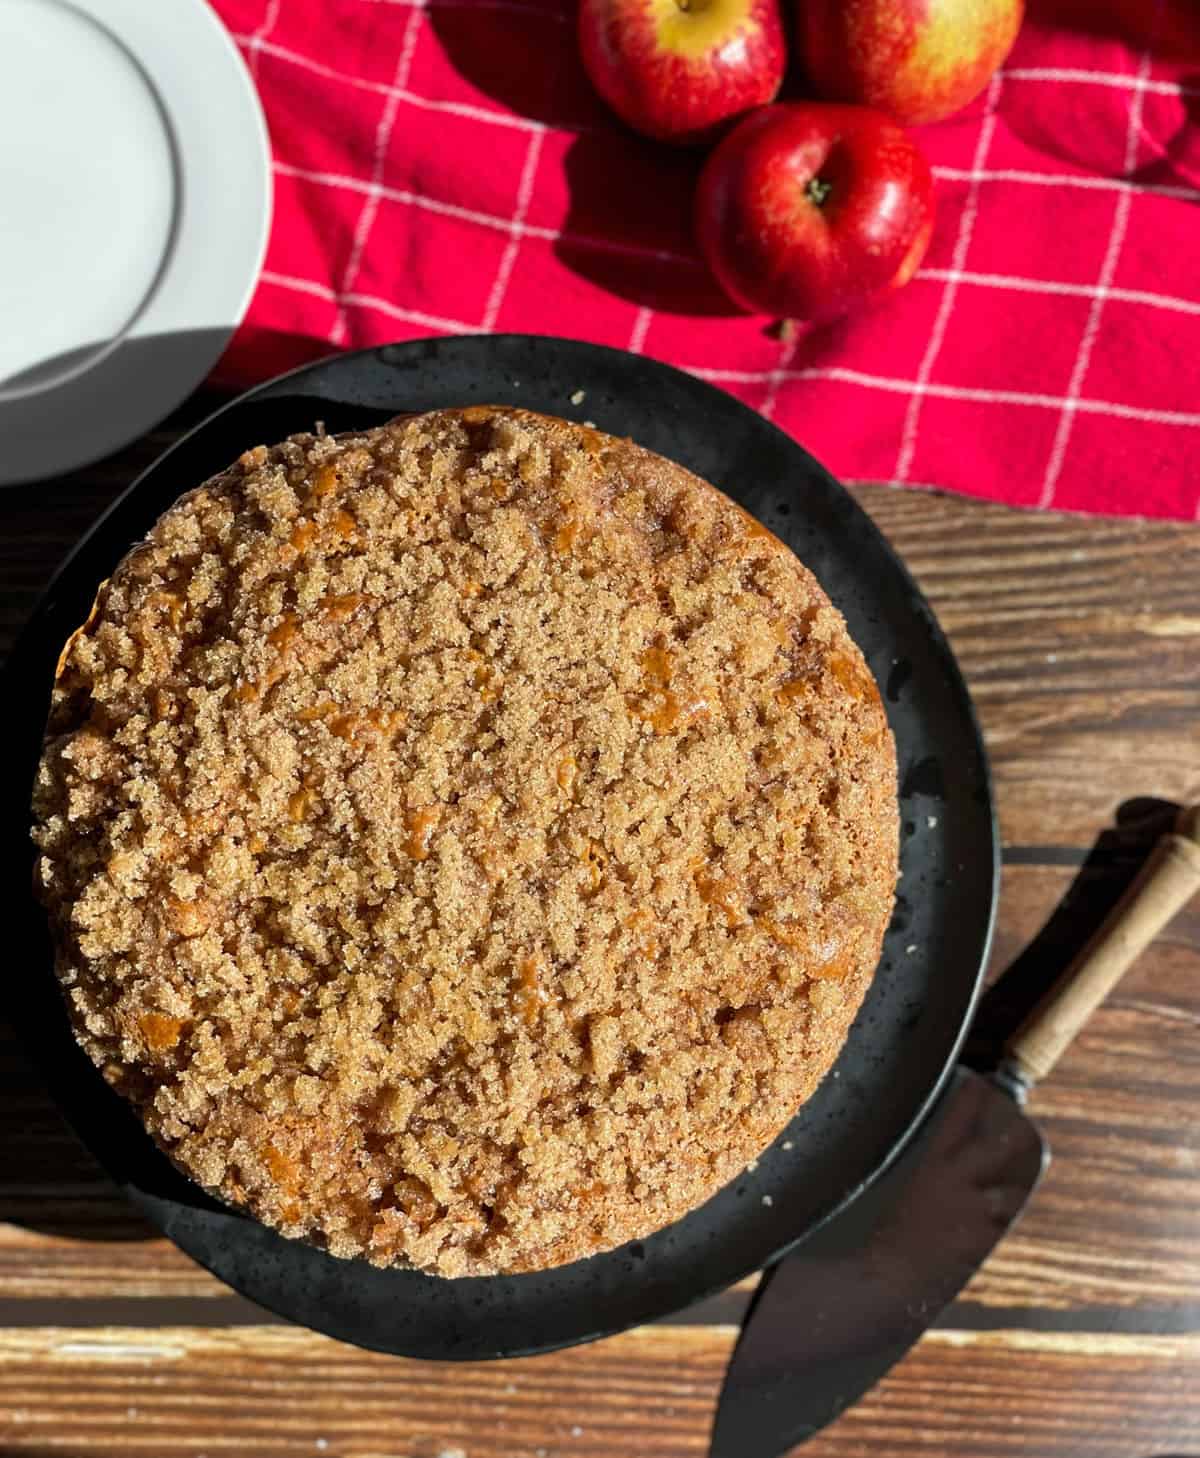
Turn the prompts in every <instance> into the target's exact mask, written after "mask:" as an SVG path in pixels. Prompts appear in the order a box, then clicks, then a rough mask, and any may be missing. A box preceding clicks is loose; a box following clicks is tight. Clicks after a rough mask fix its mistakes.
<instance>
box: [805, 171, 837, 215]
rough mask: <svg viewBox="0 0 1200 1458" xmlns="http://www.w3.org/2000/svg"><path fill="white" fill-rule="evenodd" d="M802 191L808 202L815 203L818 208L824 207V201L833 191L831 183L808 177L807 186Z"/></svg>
mask: <svg viewBox="0 0 1200 1458" xmlns="http://www.w3.org/2000/svg"><path fill="white" fill-rule="evenodd" d="M804 191H805V192H806V193H807V194H808V198H809V201H810V202H813V203H815V204H816V205H817V207H819V208H823V207H824V206H825V202H826V199H827V198H828V197H829V194H830V193H831V192H832V191H833V183H832V182H824V181H822V179H821V178H819V177H810V178H809V179H808V186H807V187H806V188H805V189H804Z"/></svg>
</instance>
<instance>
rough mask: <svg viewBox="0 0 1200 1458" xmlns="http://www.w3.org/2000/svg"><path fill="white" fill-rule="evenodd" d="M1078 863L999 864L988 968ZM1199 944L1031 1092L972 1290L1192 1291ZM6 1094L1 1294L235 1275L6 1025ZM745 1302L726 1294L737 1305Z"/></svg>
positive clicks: (1161, 1314) (211, 1289)
mask: <svg viewBox="0 0 1200 1458" xmlns="http://www.w3.org/2000/svg"><path fill="white" fill-rule="evenodd" d="M1130 865H1132V863H1130ZM1129 869H1130V866H1125V865H1117V864H1111V865H1108V866H1107V867H1100V868H1098V869H1097V870H1096V871H1095V872H1094V873H1086V874H1085V875H1084V876H1083V877H1082V879H1081V884H1080V886H1079V887H1078V888H1077V891H1076V902H1077V910H1076V911H1075V912H1073V913H1072V914H1071V916H1070V918H1069V930H1070V932H1071V933H1072V934H1073V935H1067V934H1066V933H1064V934H1063V936H1062V937H1059V938H1057V939H1051V940H1050V941H1049V942H1047V943H1046V945H1045V951H1044V956H1045V961H1044V962H1043V963H1041V964H1040V965H1038V966H1035V967H1034V968H1033V969H1032V970H1033V973H1034V974H1035V975H1033V977H1032V981H1031V985H1032V988H1033V990H1034V991H1036V989H1037V987H1038V986H1039V985H1044V981H1045V978H1046V977H1047V976H1048V975H1049V972H1050V970H1052V969H1054V968H1058V967H1061V966H1062V965H1063V963H1064V961H1065V959H1066V957H1067V956H1068V955H1069V952H1070V950H1071V949H1072V946H1073V944H1074V943H1075V942H1077V941H1078V940H1079V932H1080V929H1081V923H1082V928H1083V929H1086V925H1087V924H1088V922H1089V921H1094V920H1095V919H1096V917H1097V915H1098V914H1099V913H1100V912H1101V911H1102V910H1103V908H1104V906H1105V905H1107V904H1108V903H1110V902H1111V900H1112V899H1113V897H1114V896H1115V894H1116V892H1117V890H1118V889H1119V886H1120V884H1121V881H1122V878H1123V877H1124V876H1125V875H1126V874H1127V873H1128V870H1129ZM1078 875H1079V873H1078V871H1077V869H1076V868H1074V867H1070V866H1036V865H1025V864H1022V865H1012V866H1007V867H1006V868H1005V873H1004V888H1003V917H1002V934H1001V936H1000V937H999V938H998V940H997V951H996V956H995V958H994V959H993V963H994V967H993V970H994V971H995V972H998V971H999V970H1000V969H1001V968H1002V967H1003V966H1004V965H1006V963H1007V962H1008V960H1009V959H1010V958H1011V957H1012V956H1013V955H1015V954H1016V953H1018V952H1019V951H1021V950H1022V949H1023V948H1026V947H1027V946H1028V945H1029V944H1030V943H1031V942H1034V939H1035V938H1036V937H1037V935H1038V933H1039V931H1040V930H1041V929H1042V925H1043V923H1044V922H1045V920H1046V918H1047V917H1048V916H1049V915H1050V913H1051V912H1052V911H1053V910H1054V909H1055V908H1056V907H1057V906H1058V905H1059V903H1060V902H1061V901H1062V899H1063V897H1064V895H1065V894H1066V893H1067V891H1068V890H1069V888H1070V887H1071V885H1072V882H1073V881H1074V880H1075V879H1076V878H1077V877H1078ZM1084 902H1088V903H1089V906H1088V907H1087V908H1085V907H1084V905H1083V903H1084ZM1085 909H1086V910H1087V916H1086V917H1085V916H1084V915H1083V911H1084V910H1085ZM1198 957H1200V904H1197V905H1195V906H1193V907H1191V908H1189V909H1188V911H1187V912H1186V913H1185V914H1184V915H1183V916H1181V917H1180V918H1179V919H1178V920H1177V921H1176V923H1175V924H1174V926H1173V927H1172V928H1170V929H1169V930H1168V931H1167V932H1166V933H1165V934H1164V935H1163V936H1162V937H1161V938H1160V939H1159V940H1158V941H1157V942H1156V943H1155V945H1154V946H1153V947H1152V948H1151V949H1150V950H1149V951H1148V952H1147V953H1146V955H1145V956H1144V957H1143V958H1142V960H1141V961H1140V963H1139V964H1138V965H1137V966H1136V967H1135V968H1133V969H1132V970H1131V971H1130V973H1129V974H1128V976H1127V978H1126V980H1125V982H1124V983H1123V984H1122V986H1121V987H1120V989H1119V990H1118V991H1117V993H1116V994H1115V995H1114V997H1113V998H1112V999H1111V1000H1110V1001H1109V1003H1108V1004H1107V1005H1106V1006H1105V1007H1104V1008H1103V1009H1101V1011H1100V1012H1099V1013H1098V1014H1097V1015H1096V1018H1095V1019H1094V1021H1093V1023H1092V1025H1091V1026H1090V1027H1089V1028H1088V1029H1087V1030H1086V1031H1085V1032H1084V1034H1083V1035H1082V1036H1081V1038H1080V1039H1079V1041H1078V1043H1077V1044H1076V1045H1075V1047H1074V1048H1073V1049H1071V1051H1070V1052H1069V1053H1068V1054H1067V1056H1066V1057H1065V1059H1064V1061H1063V1063H1062V1064H1061V1065H1060V1067H1059V1069H1058V1070H1057V1071H1056V1073H1055V1074H1054V1075H1053V1077H1052V1079H1051V1080H1050V1081H1049V1082H1048V1083H1047V1084H1046V1085H1045V1086H1044V1087H1043V1088H1042V1089H1040V1090H1038V1091H1037V1092H1036V1093H1035V1095H1034V1099H1033V1102H1032V1105H1031V1111H1032V1112H1033V1113H1034V1115H1035V1117H1037V1118H1038V1119H1039V1121H1040V1122H1041V1123H1042V1124H1043V1126H1044V1128H1045V1131H1046V1133H1047V1136H1048V1138H1049V1140H1050V1143H1051V1146H1052V1148H1053V1150H1054V1164H1053V1165H1052V1168H1051V1171H1050V1174H1049V1175H1048V1177H1047V1180H1046V1182H1045V1184H1044V1185H1043V1187H1042V1190H1041V1191H1040V1192H1039V1195H1038V1197H1037V1200H1036V1201H1035V1202H1034V1204H1033V1206H1032V1207H1031V1209H1030V1212H1029V1213H1028V1215H1027V1217H1026V1219H1025V1221H1024V1223H1023V1224H1022V1225H1021V1226H1020V1227H1019V1228H1018V1230H1017V1231H1016V1232H1014V1234H1013V1236H1012V1237H1011V1238H1010V1240H1008V1241H1006V1242H1005V1243H1004V1244H1003V1245H1002V1246H1001V1247H1000V1248H999V1249H998V1250H997V1252H996V1253H995V1255H994V1256H993V1257H992V1260H991V1261H990V1262H989V1263H988V1265H987V1266H986V1267H985V1270H984V1272H983V1273H982V1274H981V1275H980V1276H979V1278H978V1279H977V1280H976V1282H974V1283H973V1285H972V1287H971V1288H970V1290H969V1291H968V1293H967V1297H968V1300H969V1301H970V1302H971V1303H973V1304H977V1305H981V1306H984V1307H988V1308H1009V1307H1021V1308H1023V1309H1026V1310H1029V1311H1033V1310H1035V1309H1037V1308H1041V1309H1043V1310H1044V1309H1046V1308H1051V1309H1053V1310H1055V1311H1074V1312H1077V1313H1087V1312H1088V1311H1091V1312H1094V1313H1096V1314H1097V1319H1100V1320H1103V1321H1112V1320H1116V1319H1118V1316H1119V1314H1120V1313H1121V1312H1125V1313H1127V1314H1128V1313H1133V1314H1134V1315H1136V1314H1137V1313H1138V1312H1140V1313H1142V1316H1143V1318H1144V1325H1145V1326H1146V1327H1147V1329H1149V1330H1156V1329H1161V1328H1163V1327H1164V1326H1166V1327H1169V1328H1171V1329H1176V1328H1177V1327H1178V1326H1179V1324H1180V1322H1181V1321H1183V1320H1184V1319H1185V1318H1187V1316H1188V1314H1189V1313H1192V1312H1195V1311H1197V1309H1198V1308H1200V1257H1198V1256H1197V1251H1200V1126H1198V1125H1197V1123H1196V1120H1195V1108H1196V1105H1197V1102H1198V1100H1200V1039H1198V1038H1197V1026H1198V1025H1200V977H1197V976H1196V971H1197V965H1198V964H1197V958H1198ZM1006 985H1007V984H1006ZM0 1095H2V1096H0V1148H3V1149H4V1150H5V1154H6V1157H5V1161H4V1164H3V1166H2V1167H0V1217H2V1218H0V1300H3V1301H11V1300H14V1299H21V1300H37V1301H39V1302H49V1303H62V1302H64V1301H68V1300H72V1299H80V1298H86V1299H87V1300H88V1301H89V1302H98V1303H101V1305H100V1306H99V1307H98V1308H97V1311H98V1317H97V1319H103V1318H104V1307H103V1304H102V1303H103V1302H105V1301H110V1302H111V1301H130V1300H135V1299H158V1300H169V1301H175V1300H178V1299H180V1298H195V1299H203V1300H219V1299H225V1298H226V1296H227V1292H226V1288H225V1287H223V1286H222V1285H221V1284H220V1283H219V1282H217V1281H216V1280H215V1279H214V1278H213V1277H211V1276H209V1275H208V1274H207V1273H206V1272H204V1271H202V1270H201V1269H200V1268H199V1267H198V1266H196V1265H194V1264H193V1263H192V1262H191V1261H190V1260H189V1259H188V1258H187V1257H186V1256H184V1255H182V1254H181V1253H180V1252H179V1251H177V1250H176V1249H175V1248H174V1247H173V1246H171V1245H169V1244H168V1243H167V1242H165V1241H162V1240H160V1239H148V1238H146V1237H148V1236H149V1235H150V1231H149V1230H148V1228H147V1227H146V1226H145V1225H144V1224H142V1223H141V1222H140V1221H139V1220H138V1219H137V1217H136V1216H135V1215H134V1214H133V1212H132V1210H131V1209H130V1207H129V1206H128V1205H126V1204H125V1202H124V1201H123V1200H122V1198H121V1196H120V1195H119V1194H118V1193H117V1192H116V1191H115V1190H113V1189H112V1188H111V1186H109V1185H108V1183H107V1181H105V1179H104V1177H103V1176H102V1175H101V1174H100V1172H99V1170H98V1169H97V1167H96V1166H95V1164H94V1163H93V1162H92V1160H91V1159H90V1157H89V1156H88V1155H87V1154H86V1152H85V1151H84V1150H83V1149H82V1148H81V1147H80V1146H79V1145H78V1143H77V1142H76V1141H75V1139H74V1136H73V1135H71V1134H70V1132H69V1131H68V1130H67V1129H66V1127H65V1125H64V1124H63V1122H62V1119H61V1117H60V1116H59V1115H58V1113H57V1112H56V1111H55V1110H54V1108H53V1106H52V1105H50V1104H49V1102H48V1100H47V1098H46V1095H45V1094H44V1093H43V1092H41V1091H40V1088H39V1086H38V1084H37V1082H36V1078H35V1076H34V1075H33V1074H32V1073H31V1072H30V1070H29V1069H28V1068H27V1066H26V1065H25V1064H24V1062H23V1060H21V1059H20V1057H19V1055H18V1054H17V1052H16V1050H15V1048H14V1047H13V1046H12V1044H11V1042H9V1043H5V1042H4V1041H2V1040H0ZM739 1309H740V1308H739V1305H738V1304H737V1303H734V1304H733V1305H729V1304H727V1305H726V1307H725V1308H724V1310H725V1313H726V1315H727V1316H728V1317H729V1318H730V1319H736V1316H737V1315H738V1314H739ZM1114 1313H1116V1315H1114ZM225 1315H226V1319H229V1318H230V1312H229V1308H225ZM45 1319H47V1320H55V1319H58V1318H57V1317H56V1316H54V1315H53V1313H52V1312H51V1313H50V1314H47V1315H46V1317H45ZM193 1319H197V1320H198V1319H200V1318H198V1317H197V1318H193Z"/></svg>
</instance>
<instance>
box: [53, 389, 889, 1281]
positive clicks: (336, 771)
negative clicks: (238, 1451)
mask: <svg viewBox="0 0 1200 1458" xmlns="http://www.w3.org/2000/svg"><path fill="white" fill-rule="evenodd" d="M34 812H35V822H36V824H35V831H34V834H35V839H36V841H37V844H38V846H39V848H40V856H39V865H38V872H39V882H40V887H41V895H42V897H43V899H44V901H45V903H46V905H47V907H48V908H49V911H50V913H51V917H52V921H53V923H54V925H55V929H56V936H57V941H58V950H59V962H58V966H59V975H60V978H61V980H62V982H63V984H64V988H65V991H66V994H67V997H68V1000H69V1004H70V1009H71V1013H72V1018H73V1021H74V1024H75V1027H76V1031H77V1034H78V1036H79V1038H80V1041H81V1042H82V1043H83V1045H84V1047H85V1048H86V1049H87V1051H88V1053H89V1054H90V1055H91V1057H92V1058H93V1059H94V1060H95V1062H96V1063H97V1065H98V1066H99V1067H100V1068H101V1069H102V1070H103V1071H104V1074H105V1077H106V1078H108V1079H109V1080H110V1082H112V1083H113V1084H114V1085H115V1086H116V1087H117V1088H119V1089H120V1090H121V1091H122V1092H123V1093H124V1094H125V1095H126V1096H127V1097H128V1098H129V1099H131V1100H132V1101H133V1102H134V1103H135V1104H136V1105H137V1107H138V1108H139V1110H140V1112H141V1114H142V1117H143V1118H144V1120H145V1121H146V1123H147V1125H148V1127H149V1128H150V1129H151V1131H152V1132H153V1133H154V1134H155V1136H156V1138H157V1139H158V1140H159V1141H160V1143H161V1144H162V1145H163V1147H164V1148H165V1149H166V1150H167V1151H168V1152H169V1153H170V1155H171V1156H172V1158H173V1159H175V1160H176V1162H177V1163H178V1164H179V1165H180V1166H181V1167H182V1168H183V1169H184V1170H185V1171H187V1172H188V1173H189V1174H190V1175H191V1176H192V1177H193V1178H195V1179H196V1180H197V1181H198V1182H199V1183H200V1184H201V1185H203V1186H205V1187H206V1188H207V1189H209V1190H211V1191H213V1192H215V1193H216V1194H218V1195H220V1196H221V1197H223V1198H225V1199H227V1200H229V1201H232V1202H235V1203H239V1204H242V1205H245V1206H247V1207H248V1208H249V1209H250V1210H251V1211H252V1212H253V1213H254V1214H255V1215H256V1216H257V1217H258V1218H259V1219H261V1220H263V1221H265V1222H266V1223H268V1224H270V1225H273V1226H275V1227H277V1228H279V1229H280V1230H282V1231H284V1232H285V1233H286V1234H288V1235H291V1236H297V1237H304V1238H307V1239H309V1240H312V1241H315V1242H317V1243H319V1244H321V1245H323V1246H324V1247H325V1248H327V1249H328V1250H330V1251H331V1252H332V1253H333V1254H335V1255H339V1256H366V1257H367V1258H368V1259H370V1260H372V1261H375V1262H377V1263H379V1264H381V1265H388V1264H412V1265H415V1266H417V1267H420V1268H423V1269H425V1270H429V1271H433V1272H437V1273H440V1274H442V1275H446V1276H457V1275H463V1274H484V1273H489V1272H496V1271H520V1270H529V1269H537V1268H542V1267H546V1266H550V1265H555V1264H558V1263H561V1262H563V1261H567V1260H571V1259H575V1258H577V1257H579V1256H583V1255H587V1254H590V1253H593V1252H595V1251H598V1250H602V1249H606V1248H609V1247H611V1246H613V1245H616V1244H619V1243H621V1242H622V1241H625V1240H629V1239H633V1238H636V1237H638V1236H642V1235H645V1234H647V1233H649V1232H650V1231H652V1230H655V1229H657V1228H658V1227H660V1226H662V1225H663V1224H665V1223H666V1222H668V1221H670V1220H672V1219H675V1218H677V1217H678V1216H680V1215H681V1214H683V1213H684V1212H686V1211H687V1210H688V1209H690V1208H692V1207H693V1206H695V1205H696V1204H698V1203H699V1202H700V1201H702V1200H703V1199H705V1198H706V1197H707V1196H708V1195H709V1194H711V1193H713V1192H714V1191H715V1190H716V1189H717V1188H718V1187H719V1186H720V1185H721V1184H723V1183H724V1182H725V1181H726V1180H727V1179H729V1178H731V1177H732V1176H733V1175H734V1174H735V1173H736V1172H737V1171H738V1170H740V1169H741V1168H743V1167H744V1166H745V1165H746V1163H747V1161H748V1160H750V1159H751V1158H752V1157H753V1156H755V1155H756V1154H758V1153H759V1152H760V1151H761V1149H762V1148H763V1147H764V1146H765V1145H766V1144H767V1143H768V1141H769V1140H770V1139H771V1138H772V1137H773V1136H774V1135H775V1134H776V1133H777V1132H778V1130H779V1129H780V1128H781V1127H782V1126H783V1125H784V1124H785V1123H786V1122H787V1120H788V1119H789V1118H790V1117H791V1115H792V1114H793V1113H794V1111H795V1109H796V1107H797V1106H798V1105H799V1104H800V1103H801V1102H802V1101H803V1100H804V1099H805V1098H806V1097H807V1096H808V1095H809V1094H810V1093H811V1091H812V1090H813V1088H814V1087H815V1086H816V1084H817V1083H818V1081H819V1080H820V1078H821V1077H822V1075H823V1074H824V1073H825V1071H826V1070H827V1069H828V1067H829V1065H830V1064H831V1062H832V1061H833V1059H834V1057H835V1055H836V1053H837V1051H838V1049H839V1048H840V1046H841V1044H842V1042H843V1040H844V1038H845V1035H846V1031H847V1029H848V1027H849V1024H850V1021H851V1019H852V1018H853V1016H854V1013H855V1011H856V1009H857V1007H858V1005H859V1003H860V1001H861V999H862V996H863V994H864V992H865V990H866V987H867V985H868V983H869V981H870V978H871V975H872V973H873V970H874V967H875V963H876V961H877V958H878V954H879V948H880V942H881V938H882V935H883V931H884V927H885V926H886V923H887V920H888V917H889V915H890V909H891V903H892V895H893V890H894V885H895V876H896V840H897V829H896V776H895V758H894V751H893V746H892V742H891V737H890V734H889V732H888V729H887V725H886V721H885V717H884V714H883V710H882V707H881V705H880V702H879V695H878V693H877V691H876V688H875V685H874V682H873V680H872V679H871V676H870V674H869V672H868V671H867V669H866V667H865V664H864V662H863V659H862V656H861V654H860V653H859V651H858V649H857V648H856V647H855V645H854V644H853V643H852V642H851V640H850V638H849V636H848V634H847V632H846V628H845V625H844V623H843V621H842V619H841V617H840V615H839V614H838V613H837V612H836V611H835V610H834V609H833V608H832V607H831V605H830V604H829V602H828V600H827V598H826V597H825V595H824V594H823V592H822V591H821V589H820V588H819V587H818V585H817V584H816V582H815V580H814V578H813V577H812V576H811V574H810V573H809V572H808V571H807V570H806V569H805V568H804V567H802V566H801V565H800V564H799V563H798V562H797V561H796V559H795V558H794V557H793V556H792V555H791V553H790V552H789V551H788V550H787V549H786V548H784V547H783V546H782V544H781V543H779V542H778V541H777V540H776V539H775V538H774V537H772V536H771V535H770V534H769V533H767V532H766V531H765V530H764V529H763V528H762V527H760V526H759V525H758V524H757V523H756V522H754V521H753V520H752V519H751V518H749V517H748V516H746V515H745V513H743V512H742V511H741V510H740V509H739V508H738V507H736V506H735V505H734V504H733V503H732V502H731V501H729V500H728V499H727V498H726V497H724V496H722V495H721V494H720V493H718V492H716V491H714V490H713V489H712V488H711V487H709V486H707V485H706V484H705V483H703V482H701V481H699V480H698V479H697V478H695V477H693V476H691V475H690V474H689V473H688V472H686V471H684V470H683V469H682V468H680V467H678V466H676V465H674V464H672V463H670V462H668V461H665V460H663V459H662V458H661V457H658V456H655V455H653V454H651V453H649V452H647V451H644V450H641V449H640V448H638V447H636V446H634V445H633V444H631V443H630V442H622V441H618V440H615V439H613V438H611V437H608V436H605V435H602V434H600V433H599V432H597V431H595V430H593V429H591V428H589V427H586V426H577V425H570V424H568V423H566V422H562V421H555V420H551V419H549V418H547V417H542V416H535V415H532V414H529V413H527V412H522V411H515V410H508V409H500V408H492V407H470V408H466V409H462V410H447V411H440V412H434V413H431V414H427V415H422V416H415V417H409V418H404V419H400V420H397V421H395V422H392V423H391V424H390V425H387V426H384V427H382V428H379V429H377V430H373V431H370V432H367V433H364V434H361V435H350V436H341V437H325V436H295V437H293V438H291V439H290V440H287V441H285V442H283V443H282V444H281V445H279V446H276V447H273V448H270V449H268V448H266V447H262V446H259V447H256V448H255V449H254V450H251V451H248V452H247V453H246V454H245V455H244V456H243V457H242V458H241V459H240V460H239V461H238V462H237V463H236V464H235V465H234V466H233V467H231V468H230V469H229V470H228V471H226V472H224V473H223V474H221V475H219V476H217V477H215V478H213V480H211V481H210V482H208V483H207V484H205V485H204V486H202V487H201V488H200V489H199V490H197V491H194V492H192V493H191V494H190V495H188V496H185V497H184V498H182V499H181V500H180V501H179V502H178V503H177V504H176V505H175V506H174V507H172V508H171V509H170V510H169V511H168V512H167V513H166V514H165V515H164V516H163V517H162V518H161V519H160V521H159V522H158V524H157V525H156V526H155V528H154V530H153V531H152V532H151V534H150V536H149V538H148V539H147V540H146V541H145V542H144V543H142V544H141V545H139V546H138V547H137V548H136V549H135V550H134V551H133V552H132V553H130V555H129V556H128V557H126V559H125V560H124V561H123V562H122V563H121V565H120V566H119V567H118V569H117V570H116V571H115V572H114V574H113V576H112V578H111V579H110V580H109V581H108V582H106V583H105V584H104V585H103V586H102V588H101V590H100V593H99V595H98V598H97V602H96V606H95V608H94V610H93V612H92V614H91V615H90V617H89V619H88V621H87V623H85V624H84V626H83V627H82V628H81V629H80V630H79V631H78V632H77V633H76V634H75V635H73V637H72V639H71V640H70V642H69V643H68V644H67V646H66V648H65V649H64V652H63V657H62V659H61V662H60V671H59V675H58V679H57V683H56V688H55V692H54V698H53V703H52V708H51V713H50V719H49V724H48V729H47V740H46V747H45V752H44V757H43V761H42V765H41V769H40V773H39V778H38V784H37V791H36V795H35V802H34Z"/></svg>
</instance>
